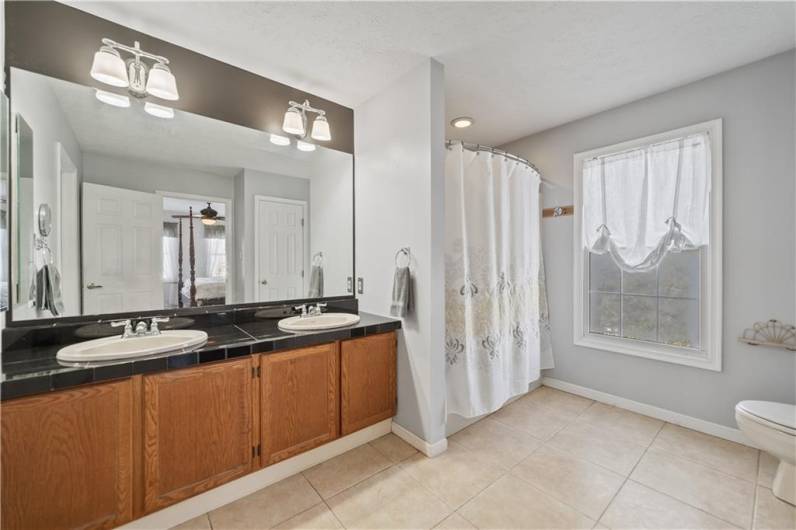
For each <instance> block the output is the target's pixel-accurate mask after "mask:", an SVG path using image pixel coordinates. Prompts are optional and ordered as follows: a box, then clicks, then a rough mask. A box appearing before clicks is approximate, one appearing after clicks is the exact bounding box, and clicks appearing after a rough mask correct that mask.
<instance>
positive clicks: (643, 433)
mask: <svg viewBox="0 0 796 530" xmlns="http://www.w3.org/2000/svg"><path fill="white" fill-rule="evenodd" d="M578 421H585V422H588V423H590V424H592V425H594V426H596V427H600V428H602V429H606V430H608V431H611V432H612V433H614V434H616V435H617V436H620V437H622V438H625V439H626V440H628V441H631V442H635V443H637V444H640V445H644V446H648V445H649V444H650V443H652V440H653V439H654V438H655V435H656V434H658V431H660V430H661V427H662V426H663V422H662V421H661V420H656V419H655V418H650V417H649V416H644V415H642V414H636V413H635V412H631V411H629V410H625V409H620V408H618V407H612V406H611V405H606V404H605V403H598V402H595V403H594V404H593V405H592V406H591V407H589V408H588V409H586V411H585V412H583V414H581V415H580V416H578Z"/></svg>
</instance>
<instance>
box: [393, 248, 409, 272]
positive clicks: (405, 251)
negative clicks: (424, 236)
mask: <svg viewBox="0 0 796 530" xmlns="http://www.w3.org/2000/svg"><path fill="white" fill-rule="evenodd" d="M401 256H404V257H405V258H406V265H399V263H398V260H399V259H400V257H401ZM410 263H412V253H411V252H410V251H409V247H402V248H399V249H398V252H396V253H395V266H396V267H408V266H409V264H410Z"/></svg>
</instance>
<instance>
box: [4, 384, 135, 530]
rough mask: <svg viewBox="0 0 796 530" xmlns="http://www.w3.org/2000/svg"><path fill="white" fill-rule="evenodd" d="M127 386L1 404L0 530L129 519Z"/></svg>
mask: <svg viewBox="0 0 796 530" xmlns="http://www.w3.org/2000/svg"><path fill="white" fill-rule="evenodd" d="M132 395H133V392H132V382H131V381H130V380H126V381H120V382H116V383H106V384H99V385H92V386H86V387H81V388H76V389H74V390H65V391H60V392H53V393H49V394H44V395H41V396H33V397H28V398H21V399H17V400H13V401H9V402H7V403H3V404H2V407H1V408H2V484H3V488H2V528H3V529H4V530H11V529H24V530H35V529H42V530H45V529H46V530H56V529H71V528H81V529H88V528H113V527H116V526H118V525H120V524H123V523H124V522H126V521H129V520H130V519H132V510H133V500H132V490H133V472H132V471H133V444H132V439H133V420H132V417H133V399H132Z"/></svg>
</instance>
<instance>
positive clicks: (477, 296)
mask: <svg viewBox="0 0 796 530" xmlns="http://www.w3.org/2000/svg"><path fill="white" fill-rule="evenodd" d="M445 179H446V181H445V186H446V187H445V197H446V198H445V216H446V223H445V226H446V241H445V247H446V248H445V291H446V348H445V349H446V351H445V355H446V361H447V394H448V396H447V397H448V399H447V406H448V413H451V414H458V415H460V416H463V417H474V416H478V415H481V414H486V413H489V412H492V411H495V410H497V409H498V408H500V406H501V405H503V404H504V403H505V402H506V401H507V400H508V399H510V398H511V397H513V396H516V395H518V394H522V393H525V392H527V391H528V384H529V383H530V382H531V381H535V380H536V379H538V378H539V370H540V333H539V316H540V315H539V296H540V293H539V265H540V256H541V244H540V226H539V224H540V215H539V182H540V176H539V174H538V173H537V172H536V171H535V170H533V169H532V168H530V167H528V166H527V165H525V164H522V163H519V162H515V161H512V160H510V159H508V158H506V157H504V156H501V155H498V154H491V153H485V152H473V151H469V150H467V149H464V148H463V147H462V146H461V145H452V146H451V147H450V148H449V150H448V152H447V159H446V164H445Z"/></svg>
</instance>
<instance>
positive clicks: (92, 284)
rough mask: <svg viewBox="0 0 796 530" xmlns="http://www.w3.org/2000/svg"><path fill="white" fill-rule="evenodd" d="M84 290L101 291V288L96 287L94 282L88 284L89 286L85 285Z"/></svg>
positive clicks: (99, 286)
mask: <svg viewBox="0 0 796 530" xmlns="http://www.w3.org/2000/svg"><path fill="white" fill-rule="evenodd" d="M86 289H102V286H101V285H97V284H96V283H94V282H89V284H88V285H86Z"/></svg>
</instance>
